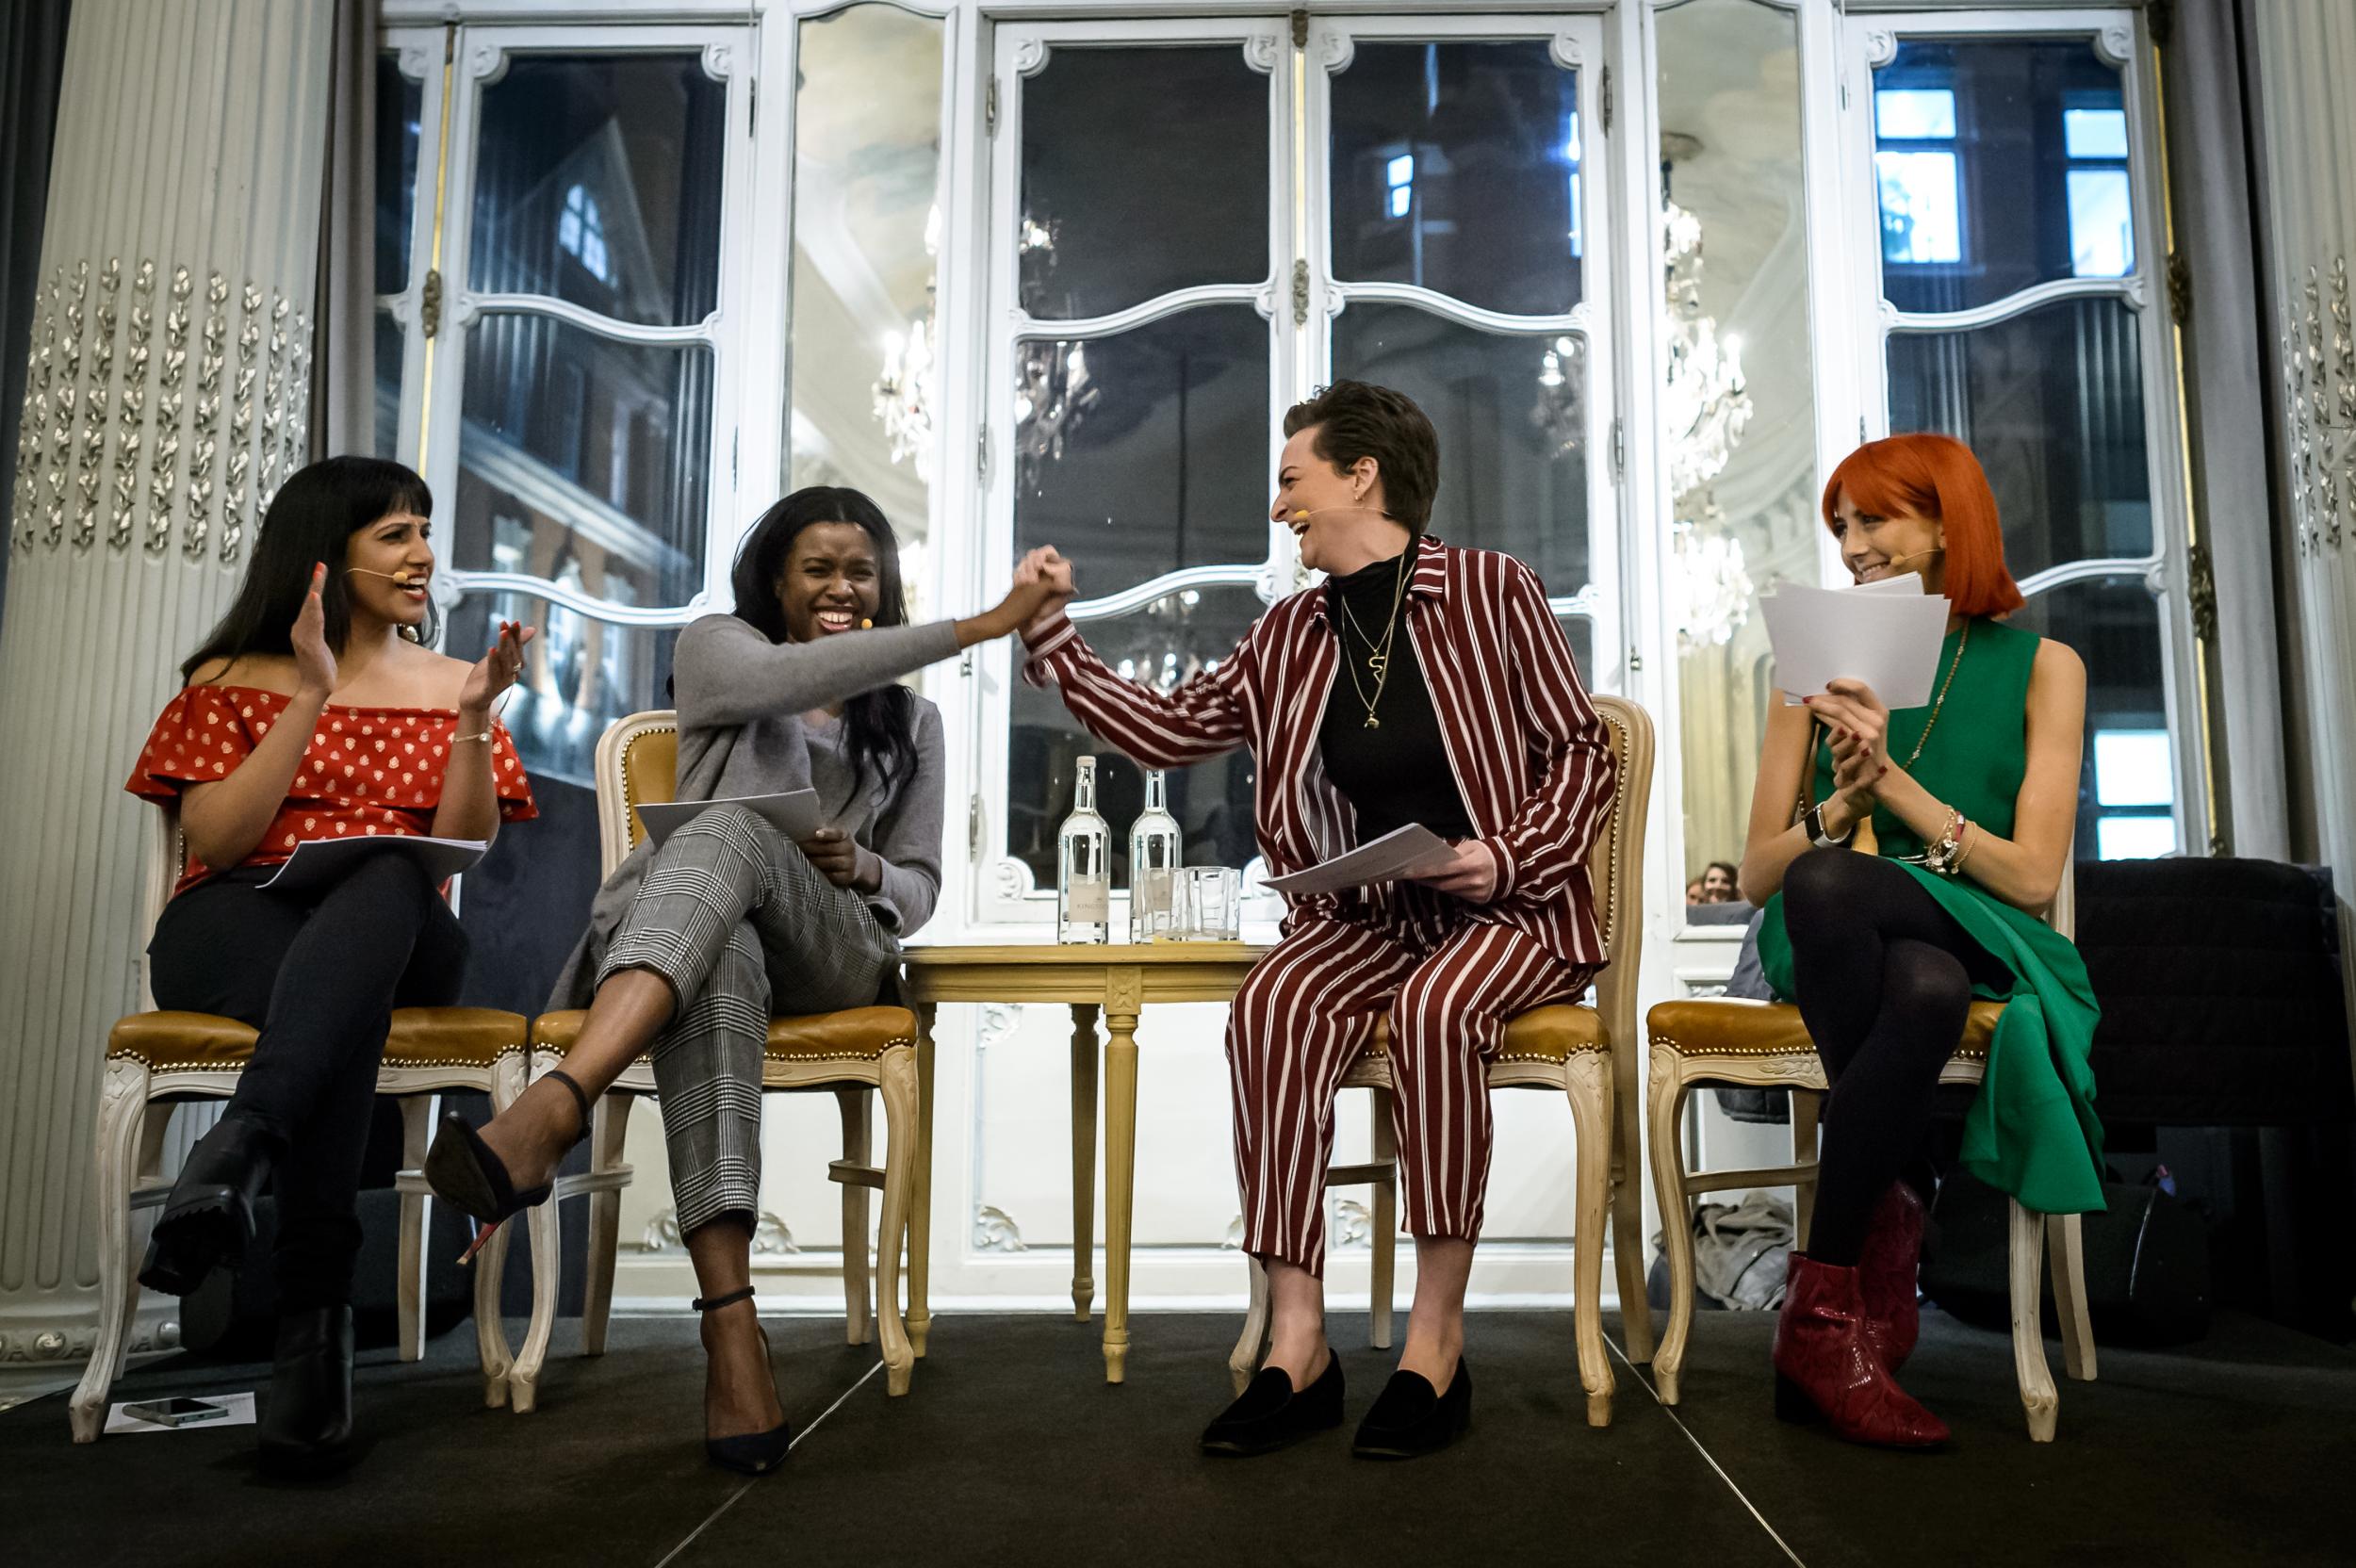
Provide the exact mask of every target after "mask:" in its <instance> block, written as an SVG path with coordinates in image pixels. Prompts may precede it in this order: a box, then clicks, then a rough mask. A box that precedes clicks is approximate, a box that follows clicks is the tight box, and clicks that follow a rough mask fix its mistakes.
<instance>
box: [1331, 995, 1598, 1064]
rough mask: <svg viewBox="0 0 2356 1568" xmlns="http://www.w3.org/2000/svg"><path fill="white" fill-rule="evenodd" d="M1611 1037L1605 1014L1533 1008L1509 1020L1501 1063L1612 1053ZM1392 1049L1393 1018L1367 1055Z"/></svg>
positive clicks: (1384, 1022) (1380, 1024) (1377, 1030)
mask: <svg viewBox="0 0 2356 1568" xmlns="http://www.w3.org/2000/svg"><path fill="white" fill-rule="evenodd" d="M1611 1049H1612V1039H1611V1037H1610V1036H1609V1035H1608V1034H1607V1033H1606V1032H1605V1030H1604V1023H1603V1015H1602V1014H1601V1013H1599V1012H1597V1011H1596V1010H1595V1008H1593V1007H1579V1006H1574V1005H1571V1004H1569V1003H1555V1004H1552V1005H1548V1006H1544V1007H1532V1008H1531V1009H1530V1011H1528V1012H1526V1013H1517V1014H1515V1015H1514V1016H1513V1018H1511V1019H1509V1020H1507V1021H1506V1025H1505V1041H1504V1043H1503V1044H1502V1045H1500V1046H1499V1047H1498V1049H1497V1060H1498V1061H1500V1062H1560V1061H1563V1060H1566V1059H1567V1058H1569V1057H1570V1056H1571V1055H1572V1054H1575V1053H1578V1052H1581V1051H1609V1050H1611ZM1390 1050H1391V1016H1390V1014H1388V1013H1385V1014H1383V1017H1382V1018H1381V1019H1379V1020H1377V1021H1376V1022H1375V1026H1374V1039H1373V1040H1372V1041H1371V1042H1370V1043H1369V1044H1368V1045H1367V1046H1366V1052H1365V1054H1366V1055H1369V1056H1385V1055H1388V1054H1390Z"/></svg>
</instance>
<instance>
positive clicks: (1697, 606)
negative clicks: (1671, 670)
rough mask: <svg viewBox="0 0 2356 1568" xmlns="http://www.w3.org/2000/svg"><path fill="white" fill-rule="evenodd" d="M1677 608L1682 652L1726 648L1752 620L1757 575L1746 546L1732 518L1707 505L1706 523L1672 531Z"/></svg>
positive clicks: (1684, 523) (1679, 525) (1688, 522)
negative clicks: (1730, 526)
mask: <svg viewBox="0 0 2356 1568" xmlns="http://www.w3.org/2000/svg"><path fill="white" fill-rule="evenodd" d="M1670 533H1671V554H1672V557H1673V560H1672V574H1671V575H1672V578H1673V581H1672V583H1671V585H1670V593H1671V595H1672V600H1671V606H1672V608H1673V609H1674V610H1675V611H1676V613H1677V644H1678V645H1679V646H1680V647H1688V648H1693V647H1724V646H1725V645H1726V644H1727V643H1728V642H1730V641H1732V640H1733V637H1734V634H1735V633H1736V632H1737V631H1740V630H1741V629H1742V625H1743V623H1744V622H1746V621H1748V620H1749V619H1750V618H1751V574H1750V568H1749V564H1748V563H1747V562H1745V561H1744V560H1743V557H1742V540H1740V539H1737V538H1736V537H1734V535H1733V534H1731V533H1729V532H1727V531H1726V514H1725V513H1723V512H1721V511H1720V510H1719V509H1718V503H1717V502H1716V501H1714V500H1705V501H1704V503H1703V505H1702V515H1701V520H1700V521H1699V522H1695V521H1694V520H1693V519H1691V518H1687V517H1680V518H1678V519H1677V522H1676V523H1675V524H1674V525H1673V526H1672V528H1671V530H1670Z"/></svg>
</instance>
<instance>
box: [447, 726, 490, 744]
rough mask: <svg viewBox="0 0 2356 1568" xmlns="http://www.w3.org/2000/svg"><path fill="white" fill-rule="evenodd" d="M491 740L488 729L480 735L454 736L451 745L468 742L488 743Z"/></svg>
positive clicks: (451, 738)
mask: <svg viewBox="0 0 2356 1568" xmlns="http://www.w3.org/2000/svg"><path fill="white" fill-rule="evenodd" d="M490 739H491V732H490V731H489V730H487V729H486V730H484V731H483V733H482V734H480V735H452V736H451V737H450V744H451V745H457V744H459V743H462V742H466V741H483V742H486V743H487V742H488V741H489V740H490Z"/></svg>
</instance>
